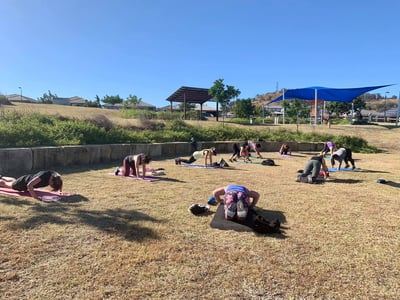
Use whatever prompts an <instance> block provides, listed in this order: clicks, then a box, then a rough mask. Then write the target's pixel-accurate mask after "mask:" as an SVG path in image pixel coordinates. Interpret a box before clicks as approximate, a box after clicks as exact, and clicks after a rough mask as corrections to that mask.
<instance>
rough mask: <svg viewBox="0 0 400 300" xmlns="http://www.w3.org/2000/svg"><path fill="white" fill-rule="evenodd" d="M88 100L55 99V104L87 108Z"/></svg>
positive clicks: (77, 98) (76, 97)
mask: <svg viewBox="0 0 400 300" xmlns="http://www.w3.org/2000/svg"><path fill="white" fill-rule="evenodd" d="M86 101H87V100H86V99H83V98H81V97H78V96H74V97H70V98H60V97H57V98H54V99H53V104H57V105H68V106H85V104H86Z"/></svg>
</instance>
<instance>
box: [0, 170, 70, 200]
mask: <svg viewBox="0 0 400 300" xmlns="http://www.w3.org/2000/svg"><path fill="white" fill-rule="evenodd" d="M46 186H50V187H51V188H52V189H53V191H55V192H56V191H59V192H60V193H62V186H63V181H62V179H61V175H60V174H58V173H57V172H55V171H51V170H47V171H40V172H38V173H36V174H28V175H23V176H21V177H19V178H14V177H5V176H1V175H0V187H3V188H9V189H13V190H16V191H21V192H25V191H28V192H29V194H30V195H31V196H32V197H33V198H35V199H39V197H38V196H37V195H36V193H35V188H41V187H46Z"/></svg>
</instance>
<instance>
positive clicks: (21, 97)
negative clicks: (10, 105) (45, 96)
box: [6, 94, 37, 103]
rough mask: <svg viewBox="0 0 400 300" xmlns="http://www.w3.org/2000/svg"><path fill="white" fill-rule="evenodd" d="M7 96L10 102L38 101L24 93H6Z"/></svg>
mask: <svg viewBox="0 0 400 300" xmlns="http://www.w3.org/2000/svg"><path fill="white" fill-rule="evenodd" d="M6 98H7V100H8V101H10V102H24V103H37V101H36V100H35V99H32V98H29V97H26V96H24V95H18V94H11V95H6Z"/></svg>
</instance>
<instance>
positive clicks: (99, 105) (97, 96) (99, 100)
mask: <svg viewBox="0 0 400 300" xmlns="http://www.w3.org/2000/svg"><path fill="white" fill-rule="evenodd" d="M95 98H96V103H97V107H101V99H100V97H99V95H96V97H95Z"/></svg>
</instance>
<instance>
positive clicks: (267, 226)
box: [253, 215, 282, 234]
mask: <svg viewBox="0 0 400 300" xmlns="http://www.w3.org/2000/svg"><path fill="white" fill-rule="evenodd" d="M253 230H254V231H255V232H257V233H262V234H269V233H282V232H281V222H280V221H279V220H278V219H275V220H272V221H269V220H267V219H265V218H264V217H263V216H261V215H257V216H256V218H255V220H254V225H253Z"/></svg>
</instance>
